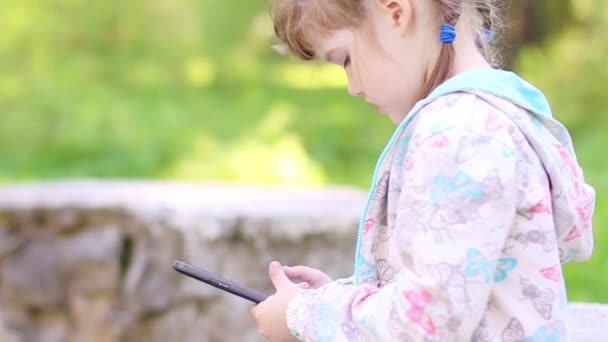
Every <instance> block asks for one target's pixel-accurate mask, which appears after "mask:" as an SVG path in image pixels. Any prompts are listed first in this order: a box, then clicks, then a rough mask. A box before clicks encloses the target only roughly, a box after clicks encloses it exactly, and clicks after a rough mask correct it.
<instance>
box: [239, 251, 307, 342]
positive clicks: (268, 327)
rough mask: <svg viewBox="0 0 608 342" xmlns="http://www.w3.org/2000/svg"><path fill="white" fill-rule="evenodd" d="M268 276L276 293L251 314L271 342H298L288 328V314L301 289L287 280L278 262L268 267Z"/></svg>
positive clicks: (262, 333) (257, 306)
mask: <svg viewBox="0 0 608 342" xmlns="http://www.w3.org/2000/svg"><path fill="white" fill-rule="evenodd" d="M268 275H269V276H270V280H271V281H272V284H273V285H274V287H275V289H276V292H275V294H274V295H272V296H270V297H268V298H267V299H266V300H265V301H263V302H261V303H260V304H258V305H256V306H254V307H253V308H252V309H251V314H252V315H253V318H254V319H255V321H256V323H257V325H258V329H259V331H260V334H261V335H262V336H264V337H266V338H267V339H268V340H270V341H276V342H283V341H297V339H296V338H295V337H294V336H293V335H292V334H291V332H290V331H289V329H288V328H287V322H286V318H285V316H286V313H287V305H288V304H289V301H290V300H291V299H292V298H293V297H295V296H296V294H297V293H298V291H300V287H298V285H296V284H294V283H292V282H291V280H289V278H287V276H286V275H285V272H284V271H283V268H282V267H281V264H279V263H278V262H276V261H273V262H271V263H270V266H268Z"/></svg>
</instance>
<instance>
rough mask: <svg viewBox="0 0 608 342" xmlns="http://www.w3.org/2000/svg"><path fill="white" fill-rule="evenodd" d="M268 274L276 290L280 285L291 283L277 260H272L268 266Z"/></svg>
mask: <svg viewBox="0 0 608 342" xmlns="http://www.w3.org/2000/svg"><path fill="white" fill-rule="evenodd" d="M268 275H269V276H270V280H271V281H272V284H273V285H274V287H275V289H277V290H278V289H279V288H280V287H283V286H286V285H289V284H292V282H291V280H289V278H287V275H285V271H283V267H282V266H281V264H280V263H279V262H278V261H273V262H271V263H270V265H269V266H268Z"/></svg>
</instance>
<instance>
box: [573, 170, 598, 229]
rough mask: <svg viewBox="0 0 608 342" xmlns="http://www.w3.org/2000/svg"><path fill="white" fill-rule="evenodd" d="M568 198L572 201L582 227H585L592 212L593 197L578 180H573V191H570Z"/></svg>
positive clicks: (589, 221)
mask: <svg viewBox="0 0 608 342" xmlns="http://www.w3.org/2000/svg"><path fill="white" fill-rule="evenodd" d="M570 198H571V199H572V200H573V201H574V205H575V207H576V213H577V216H578V218H579V220H581V221H582V222H583V229H587V228H588V227H589V224H590V223H591V214H592V212H593V198H592V197H591V194H590V193H589V191H586V190H585V189H584V188H583V187H582V186H581V184H580V183H579V182H575V183H574V192H572V191H570Z"/></svg>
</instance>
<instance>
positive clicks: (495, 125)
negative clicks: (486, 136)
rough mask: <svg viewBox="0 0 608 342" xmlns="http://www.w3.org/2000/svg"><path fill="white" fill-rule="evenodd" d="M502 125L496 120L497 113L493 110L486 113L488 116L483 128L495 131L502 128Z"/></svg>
mask: <svg viewBox="0 0 608 342" xmlns="http://www.w3.org/2000/svg"><path fill="white" fill-rule="evenodd" d="M503 127H504V125H503V124H502V123H501V122H500V121H499V120H498V115H497V114H496V113H494V112H489V113H488V118H487V119H486V122H485V128H486V130H487V131H490V132H495V131H498V130H499V129H501V128H503Z"/></svg>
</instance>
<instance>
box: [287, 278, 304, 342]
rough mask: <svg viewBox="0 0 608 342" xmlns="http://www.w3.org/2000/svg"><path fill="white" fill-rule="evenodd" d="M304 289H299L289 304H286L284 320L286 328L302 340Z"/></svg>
mask: <svg viewBox="0 0 608 342" xmlns="http://www.w3.org/2000/svg"><path fill="white" fill-rule="evenodd" d="M305 291H306V290H301V291H300V292H298V294H297V295H296V296H295V297H293V298H292V299H291V300H290V301H289V304H287V312H286V318H285V319H286V322H287V328H289V331H290V332H291V334H292V335H293V336H295V337H296V338H297V339H298V340H299V341H302V342H304V341H305V340H304V319H305V317H306V315H305V313H304V311H305V310H304V308H305V305H306V303H305V300H304V292H305Z"/></svg>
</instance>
